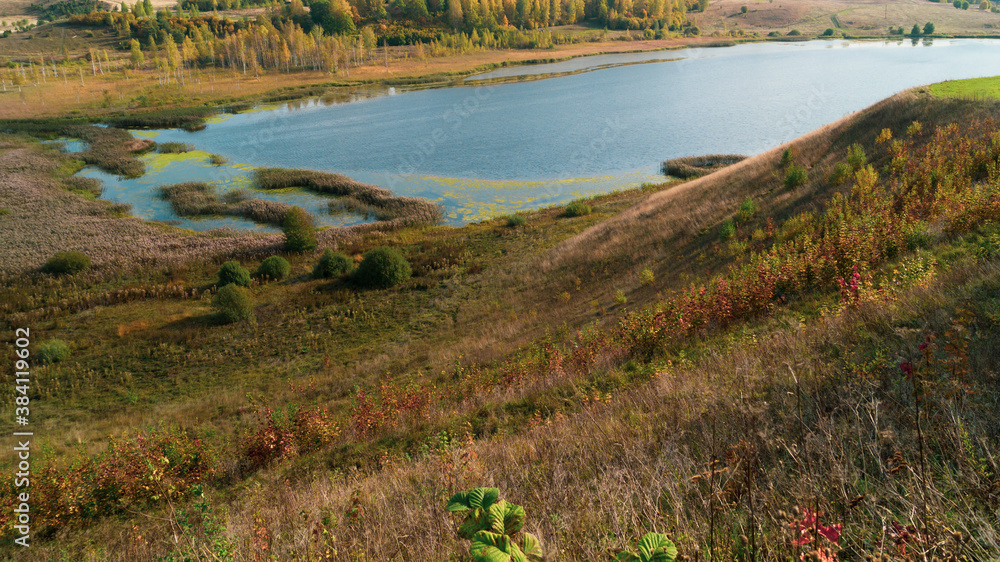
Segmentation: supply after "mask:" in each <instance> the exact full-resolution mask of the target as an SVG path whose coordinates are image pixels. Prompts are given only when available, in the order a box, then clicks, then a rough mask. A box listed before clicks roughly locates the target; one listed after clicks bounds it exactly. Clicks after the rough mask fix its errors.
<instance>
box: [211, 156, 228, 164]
mask: <svg viewBox="0 0 1000 562" xmlns="http://www.w3.org/2000/svg"><path fill="white" fill-rule="evenodd" d="M208 161H209V162H211V163H212V165H213V166H222V165H224V164H226V163H228V162H229V159H228V158H226V157H225V156H223V155H221V154H213V155H211V156H209V157H208Z"/></svg>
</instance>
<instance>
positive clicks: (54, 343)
mask: <svg viewBox="0 0 1000 562" xmlns="http://www.w3.org/2000/svg"><path fill="white" fill-rule="evenodd" d="M37 355H38V360H39V361H41V362H42V363H45V364H46V365H51V364H52V363H58V362H60V361H64V360H65V359H66V358H67V357H69V346H68V345H66V342H64V341H62V340H49V341H47V342H45V343H43V344H41V345H39V346H38V351H37Z"/></svg>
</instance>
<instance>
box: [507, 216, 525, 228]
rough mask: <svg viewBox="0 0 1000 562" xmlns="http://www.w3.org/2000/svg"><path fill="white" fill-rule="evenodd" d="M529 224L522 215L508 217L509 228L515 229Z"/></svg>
mask: <svg viewBox="0 0 1000 562" xmlns="http://www.w3.org/2000/svg"><path fill="white" fill-rule="evenodd" d="M527 222H528V219H527V218H525V216H524V215H522V214H516V215H511V216H509V217H507V226H509V227H511V228H514V227H515V226H524V225H525V224H526V223H527Z"/></svg>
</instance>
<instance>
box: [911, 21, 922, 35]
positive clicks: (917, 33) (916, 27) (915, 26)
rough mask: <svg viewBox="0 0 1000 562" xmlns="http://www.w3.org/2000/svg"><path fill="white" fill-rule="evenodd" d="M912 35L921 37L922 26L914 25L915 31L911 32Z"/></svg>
mask: <svg viewBox="0 0 1000 562" xmlns="http://www.w3.org/2000/svg"><path fill="white" fill-rule="evenodd" d="M910 35H912V36H914V37H920V24H916V23H915V24H913V29H911V30H910Z"/></svg>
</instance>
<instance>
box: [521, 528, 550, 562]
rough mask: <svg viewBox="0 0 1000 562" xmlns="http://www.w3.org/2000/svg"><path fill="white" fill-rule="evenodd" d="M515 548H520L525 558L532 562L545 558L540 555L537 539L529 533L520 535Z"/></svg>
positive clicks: (540, 550)
mask: <svg viewBox="0 0 1000 562" xmlns="http://www.w3.org/2000/svg"><path fill="white" fill-rule="evenodd" d="M517 546H519V547H520V548H521V552H523V553H524V556H525V558H527V559H528V560H531V561H532V562H538V561H540V560H542V559H544V557H545V556H544V554H542V543H540V542H538V538H537V537H535V535H532V534H531V533H524V534H523V535H521V540H520V543H519V544H518V545H517Z"/></svg>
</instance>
